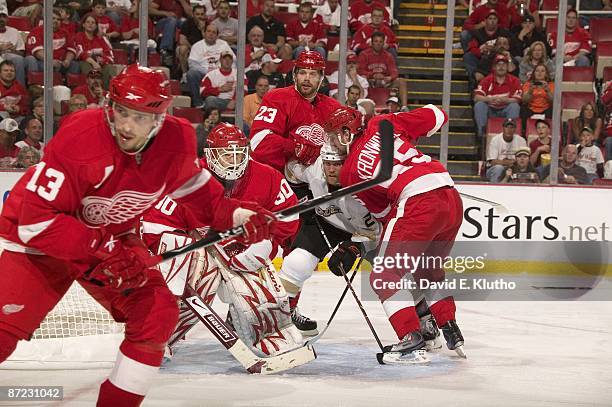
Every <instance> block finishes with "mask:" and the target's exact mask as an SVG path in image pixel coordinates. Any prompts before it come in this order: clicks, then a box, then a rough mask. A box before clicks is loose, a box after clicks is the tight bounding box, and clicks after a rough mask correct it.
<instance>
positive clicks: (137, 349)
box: [96, 340, 164, 407]
mask: <svg viewBox="0 0 612 407" xmlns="http://www.w3.org/2000/svg"><path fill="white" fill-rule="evenodd" d="M163 355H164V351H163V346H157V345H155V346H153V345H150V344H149V345H143V344H136V343H133V342H129V341H126V340H124V341H123V343H122V344H121V346H120V347H119V353H118V354H117V361H116V362H115V367H114V368H113V371H112V372H111V374H110V376H109V378H108V379H107V380H106V381H105V382H104V383H102V385H101V386H100V393H99V395H98V403H97V404H96V406H97V407H137V406H140V403H142V401H143V400H144V398H145V395H146V394H147V391H148V390H149V387H150V386H151V383H152V382H153V379H154V378H155V375H156V374H157V371H158V370H159V366H160V365H161V361H162V358H163Z"/></svg>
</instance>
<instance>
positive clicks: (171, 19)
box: [149, 0, 192, 67]
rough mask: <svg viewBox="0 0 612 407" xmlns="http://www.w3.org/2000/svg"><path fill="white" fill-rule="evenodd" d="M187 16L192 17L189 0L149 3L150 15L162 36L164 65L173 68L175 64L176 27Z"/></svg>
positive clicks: (157, 0) (154, 0) (161, 52)
mask: <svg viewBox="0 0 612 407" xmlns="http://www.w3.org/2000/svg"><path fill="white" fill-rule="evenodd" d="M183 14H185V15H186V16H187V17H191V16H192V9H191V5H190V4H189V1H187V0H176V1H175V0H152V1H151V2H150V3H149V15H150V16H151V18H153V20H154V21H155V29H156V32H157V33H158V34H161V41H160V43H159V53H160V54H161V57H162V64H163V65H165V66H168V67H171V66H172V65H173V64H174V45H175V38H176V27H177V25H178V22H179V20H180V19H181V18H182V17H183Z"/></svg>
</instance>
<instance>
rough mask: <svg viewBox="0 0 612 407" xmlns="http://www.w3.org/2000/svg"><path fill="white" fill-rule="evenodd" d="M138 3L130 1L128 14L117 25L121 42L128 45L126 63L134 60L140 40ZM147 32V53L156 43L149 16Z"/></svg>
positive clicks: (153, 50)
mask: <svg viewBox="0 0 612 407" xmlns="http://www.w3.org/2000/svg"><path fill="white" fill-rule="evenodd" d="M139 3H140V2H139V1H135V2H134V3H132V6H131V7H130V9H129V10H128V11H129V14H128V15H127V16H124V17H123V18H122V19H121V25H120V26H119V33H120V34H121V39H122V40H123V41H122V42H121V43H122V44H126V45H127V46H128V63H130V64H131V63H133V62H135V61H134V59H135V50H136V49H138V46H139V44H140V41H139V40H138V39H139V38H140V23H139V21H138V7H139V6H138V5H139ZM147 32H148V34H149V39H148V40H147V50H148V52H149V53H153V52H155V49H156V48H157V43H156V42H155V41H154V38H155V26H154V25H153V21H151V19H150V18H149V23H148V24H147ZM187 55H189V51H187ZM179 59H180V58H179ZM185 64H187V56H185ZM185 72H187V71H185Z"/></svg>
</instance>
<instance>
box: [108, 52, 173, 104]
mask: <svg viewBox="0 0 612 407" xmlns="http://www.w3.org/2000/svg"><path fill="white" fill-rule="evenodd" d="M108 98H109V99H110V100H112V101H113V102H115V103H119V104H120V105H123V106H126V107H129V108H131V109H134V110H138V111H140V112H146V113H155V114H163V113H166V110H168V106H170V103H171V102H172V95H171V92H170V82H169V81H168V79H166V76H165V75H164V73H163V72H161V71H154V70H152V69H151V68H147V67H145V66H140V65H138V64H132V65H128V66H127V67H126V68H125V69H124V70H123V71H122V72H121V73H120V74H119V75H117V76H115V77H114V78H113V79H112V80H111V82H110V86H109V91H108Z"/></svg>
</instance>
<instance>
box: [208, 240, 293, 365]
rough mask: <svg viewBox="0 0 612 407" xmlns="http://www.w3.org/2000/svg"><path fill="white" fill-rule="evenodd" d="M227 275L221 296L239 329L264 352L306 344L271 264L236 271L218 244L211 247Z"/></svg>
mask: <svg viewBox="0 0 612 407" xmlns="http://www.w3.org/2000/svg"><path fill="white" fill-rule="evenodd" d="M207 251H209V252H210V254H212V255H213V257H214V258H215V259H216V260H217V261H218V263H219V269H220V271H221V275H222V276H223V284H222V288H221V290H220V292H219V296H220V297H221V298H222V299H223V300H225V301H227V302H228V303H229V305H230V306H229V309H230V315H231V317H232V323H233V325H234V329H235V330H236V333H237V334H238V336H239V337H240V339H242V340H243V341H244V343H246V344H247V345H250V346H252V348H253V351H254V352H255V353H257V354H259V355H260V356H273V355H276V354H279V353H283V352H286V351H289V350H292V349H295V348H297V347H300V346H302V344H303V338H302V335H301V334H300V332H299V330H298V329H297V328H296V327H295V326H294V325H293V323H292V322H291V311H290V310H289V298H288V296H287V293H286V292H285V289H284V288H283V285H282V284H281V282H280V281H279V279H278V277H277V276H276V272H275V271H274V270H273V269H272V267H271V266H270V265H267V266H266V267H262V268H260V269H259V270H257V271H252V272H242V271H234V270H231V269H229V268H228V267H227V265H226V264H225V262H224V261H223V260H222V259H221V255H220V254H219V252H218V250H217V249H216V248H213V249H207Z"/></svg>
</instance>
